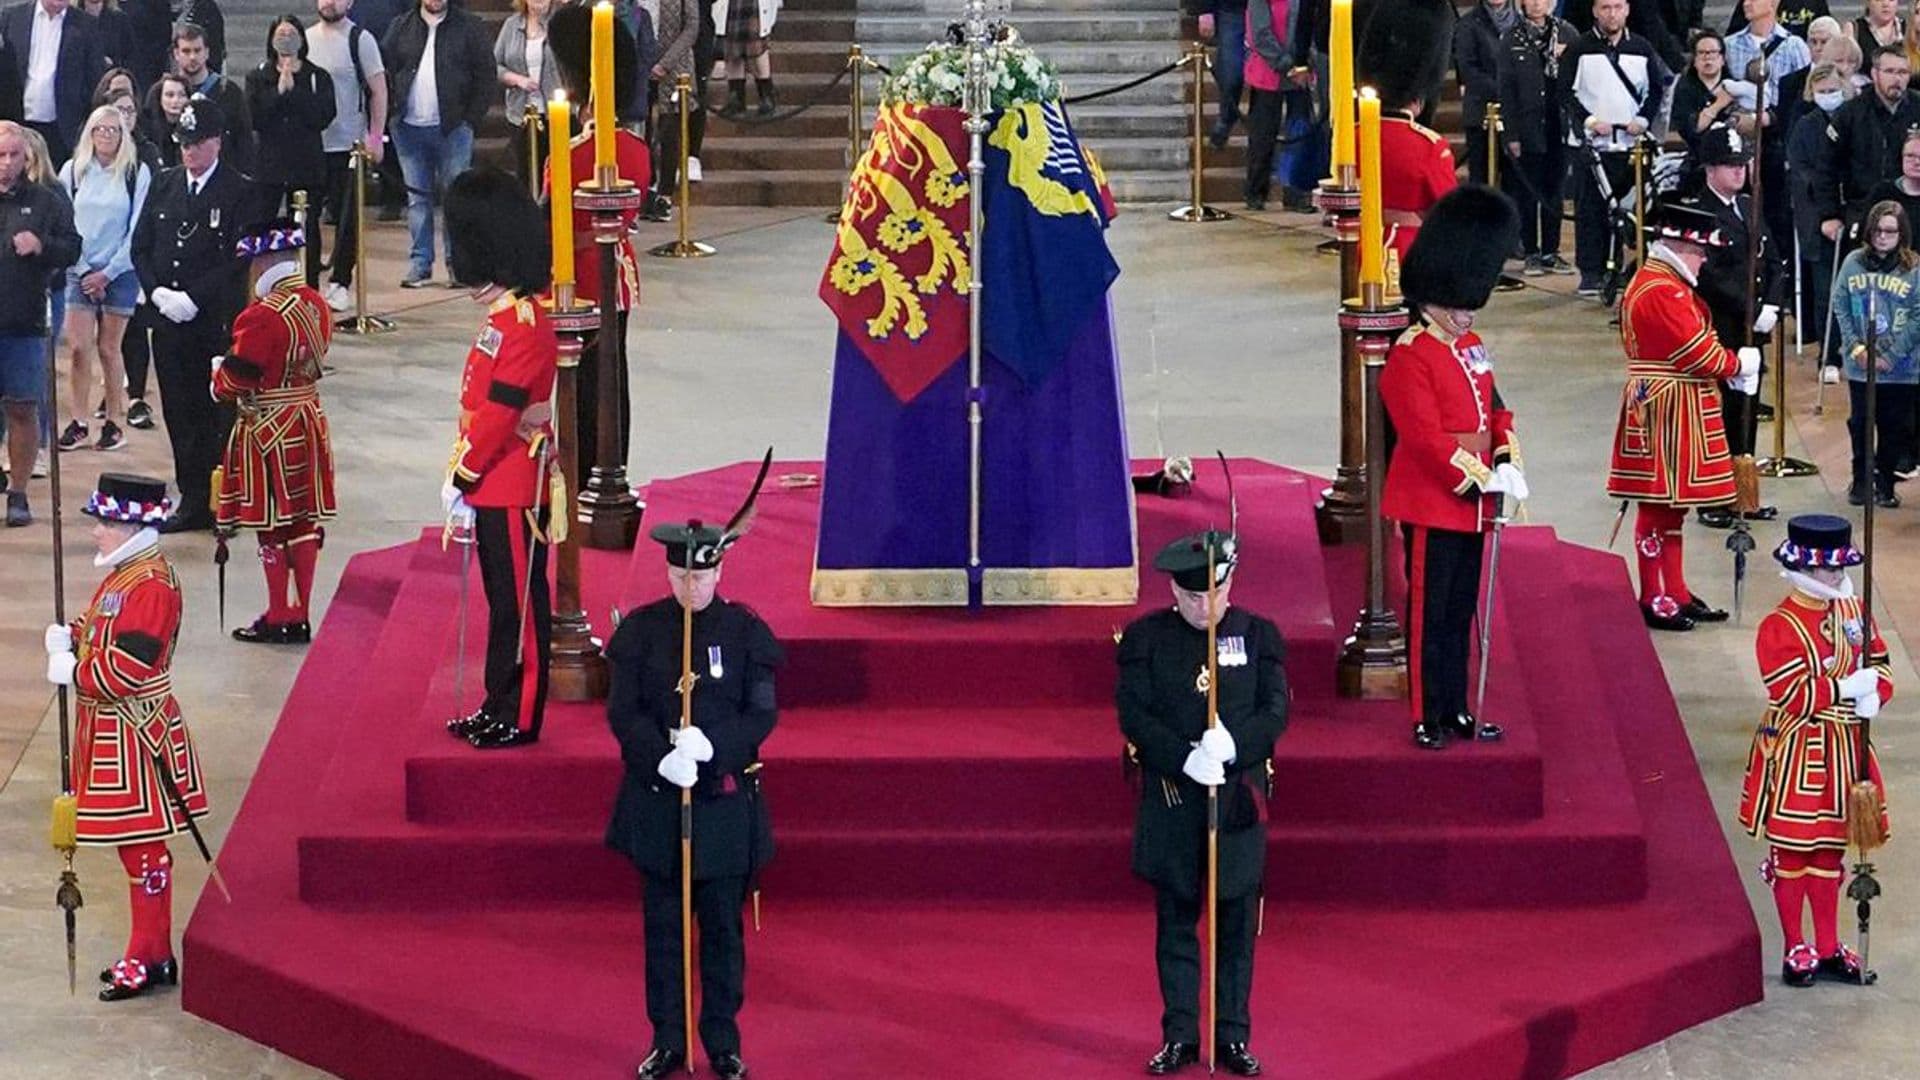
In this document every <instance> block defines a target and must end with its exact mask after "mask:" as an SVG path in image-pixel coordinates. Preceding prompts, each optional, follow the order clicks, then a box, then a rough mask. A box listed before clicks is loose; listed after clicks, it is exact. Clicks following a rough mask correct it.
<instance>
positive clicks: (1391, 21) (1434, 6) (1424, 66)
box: [1353, 0, 1455, 110]
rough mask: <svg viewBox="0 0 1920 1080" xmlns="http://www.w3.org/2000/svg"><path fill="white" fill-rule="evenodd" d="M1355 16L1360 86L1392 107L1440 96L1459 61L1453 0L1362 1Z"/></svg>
mask: <svg viewBox="0 0 1920 1080" xmlns="http://www.w3.org/2000/svg"><path fill="white" fill-rule="evenodd" d="M1353 17H1354V24H1353V25H1354V42H1355V44H1354V52H1355V53H1356V54H1357V55H1356V56H1355V58H1354V81H1355V83H1356V84H1357V85H1358V86H1371V87H1373V88H1374V89H1375V90H1376V91H1378V92H1379V94H1380V104H1381V107H1383V108H1385V109H1388V110H1393V109H1414V108H1417V107H1418V105H1419V103H1421V102H1432V101H1435V100H1438V99H1439V97H1440V87H1441V84H1442V83H1444V82H1445V81H1446V78H1447V68H1448V67H1449V66H1451V64H1452V62H1453V23H1454V19H1455V15H1454V10H1453V3H1452V0H1360V2H1359V3H1357V4H1355V5H1354V12H1353Z"/></svg>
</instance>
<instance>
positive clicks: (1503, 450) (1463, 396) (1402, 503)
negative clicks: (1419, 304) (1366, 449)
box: [1380, 325, 1520, 532]
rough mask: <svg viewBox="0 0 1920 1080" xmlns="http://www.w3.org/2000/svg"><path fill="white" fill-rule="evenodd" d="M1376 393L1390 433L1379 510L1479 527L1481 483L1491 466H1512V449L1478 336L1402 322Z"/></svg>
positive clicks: (1484, 510)
mask: <svg viewBox="0 0 1920 1080" xmlns="http://www.w3.org/2000/svg"><path fill="white" fill-rule="evenodd" d="M1380 399H1381V401H1382V403H1383V404H1385V405H1386V409H1387V416H1388V417H1389V418H1390V419H1391V420H1392V422H1393V433H1394V439H1395V442H1394V449H1393V457H1392V460H1390V461H1389V462H1388V463H1387V486H1386V487H1385V488H1384V489H1383V490H1382V493H1381V502H1380V509H1381V512H1382V513H1384V514H1385V515H1386V516H1388V517H1390V518H1393V519H1394V520H1396V521H1401V522H1405V523H1407V524H1410V525H1427V526H1431V527H1433V528H1438V529H1451V530H1453V531H1455V532H1480V531H1482V530H1484V529H1485V528H1486V527H1487V524H1488V522H1490V521H1491V520H1492V518H1493V513H1492V510H1493V506H1492V499H1493V497H1492V496H1491V495H1484V494H1482V492H1481V487H1482V485H1484V484H1485V483H1486V482H1487V481H1488V480H1491V479H1492V478H1493V466H1494V465H1496V464H1498V463H1500V462H1503V461H1511V462H1512V463H1513V464H1514V465H1515V466H1518V465H1519V464H1520V448H1519V443H1518V442H1517V440H1516V439H1515V437H1514V432H1513V413H1512V412H1510V411H1508V410H1507V409H1505V408H1503V407H1502V406H1501V404H1500V401H1499V396H1498V394H1497V393H1496V392H1495V390H1494V386H1493V363H1492V361H1491V360H1490V359H1489V357H1488V356H1487V347H1486V346H1485V345H1484V344H1482V343H1481V341H1480V337H1479V335H1477V334H1475V333H1473V332H1472V331H1471V330H1469V331H1468V332H1467V333H1465V334H1462V335H1461V336H1460V337H1457V338H1454V339H1453V340H1452V341H1448V340H1447V338H1446V336H1445V335H1444V334H1443V333H1442V332H1441V331H1439V330H1438V329H1436V328H1434V327H1432V326H1427V325H1419V326H1413V327H1409V328H1408V329H1407V331H1406V332H1405V333H1403V334H1401V335H1400V340H1398V341H1396V342H1394V344H1393V348H1392V350H1391V351H1389V352H1388V353H1387V364H1386V367H1385V368H1384V369H1383V370H1382V371H1381V372H1380Z"/></svg>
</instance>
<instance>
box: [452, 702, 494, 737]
mask: <svg viewBox="0 0 1920 1080" xmlns="http://www.w3.org/2000/svg"><path fill="white" fill-rule="evenodd" d="M492 726H493V714H492V713H490V712H488V711H487V707H486V706H485V705H482V706H480V707H479V708H477V709H475V710H473V711H472V712H470V713H468V714H467V715H465V716H456V717H454V718H453V719H451V720H449V721H447V734H449V735H451V736H453V737H454V738H456V739H464V738H467V737H468V736H470V735H472V734H474V733H475V732H477V731H481V730H483V729H485V728H489V727H492Z"/></svg>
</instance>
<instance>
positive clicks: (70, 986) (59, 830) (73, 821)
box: [47, 310, 85, 996]
mask: <svg viewBox="0 0 1920 1080" xmlns="http://www.w3.org/2000/svg"><path fill="white" fill-rule="evenodd" d="M48 326H49V328H50V329H49V331H48V333H47V401H48V408H49V409H52V408H54V407H55V406H57V404H58V403H59V401H60V374H59V370H58V369H59V365H58V364H57V363H55V362H54V359H55V358H54V352H55V348H56V345H55V342H57V341H58V340H59V337H60V335H59V333H58V332H57V329H58V328H55V327H53V324H52V317H51V311H50V310H49V317H48ZM54 415H55V416H58V415H59V413H57V412H56V413H54ZM61 456H62V455H61V453H60V447H59V445H58V444H55V445H54V446H51V447H49V448H48V450H47V482H48V483H49V484H50V485H52V491H51V493H50V499H51V503H50V505H51V506H52V508H53V621H54V623H55V624H57V625H60V626H70V624H69V623H68V622H67V564H66V555H67V551H66V530H65V528H64V526H63V523H62V522H61V520H60V458H61ZM54 698H55V701H56V703H57V705H58V707H59V710H60V794H58V795H56V796H54V799H53V829H52V838H53V850H54V851H55V852H57V853H59V855H60V860H61V867H60V885H59V887H58V888H57V889H55V890H54V896H53V902H54V906H56V907H58V908H59V909H60V917H61V921H62V922H64V923H65V925H66V932H67V994H68V995H69V996H71V995H73V994H74V993H76V992H77V990H78V987H77V985H76V976H75V948H76V931H77V929H78V926H77V919H76V916H75V915H74V912H76V911H78V910H80V908H81V906H82V905H83V904H84V903H85V901H84V900H83V899H82V898H81V896H80V876H79V875H78V874H76V873H74V870H73V854H74V851H75V850H76V849H78V847H79V845H80V839H79V836H80V805H79V802H78V801H77V800H76V798H75V796H74V793H73V730H72V727H73V720H72V715H73V714H72V712H71V711H70V708H71V704H72V703H71V702H70V701H69V700H68V697H67V685H66V684H65V683H61V684H60V685H59V686H58V687H56V688H55V690H54Z"/></svg>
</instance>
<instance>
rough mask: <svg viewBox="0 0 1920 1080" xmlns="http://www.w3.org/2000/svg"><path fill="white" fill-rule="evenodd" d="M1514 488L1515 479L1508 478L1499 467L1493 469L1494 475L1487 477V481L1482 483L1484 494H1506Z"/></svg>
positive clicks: (1481, 491) (1481, 488)
mask: <svg viewBox="0 0 1920 1080" xmlns="http://www.w3.org/2000/svg"><path fill="white" fill-rule="evenodd" d="M1512 490H1513V481H1511V480H1509V479H1507V474H1506V473H1503V472H1501V471H1500V470H1499V469H1498V468H1497V467H1496V468H1495V469H1494V470H1493V475H1492V476H1489V477H1487V479H1486V482H1484V483H1482V484H1481V485H1480V493H1481V494H1482V495H1505V494H1507V493H1508V492H1511V491H1512Z"/></svg>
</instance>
